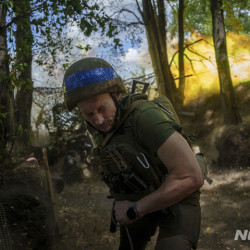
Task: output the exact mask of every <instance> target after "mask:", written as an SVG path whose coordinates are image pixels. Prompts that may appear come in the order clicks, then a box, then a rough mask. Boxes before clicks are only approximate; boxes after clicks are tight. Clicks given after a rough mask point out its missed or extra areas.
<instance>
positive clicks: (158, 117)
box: [133, 101, 182, 154]
mask: <svg viewBox="0 0 250 250" xmlns="http://www.w3.org/2000/svg"><path fill="white" fill-rule="evenodd" d="M169 116H170V115H167V114H166V112H165V111H163V109H161V108H160V107H158V106H157V105H156V104H154V103H152V102H150V101H145V102H143V103H141V104H139V105H138V106H137V107H136V109H135V111H134V114H133V129H134V134H135V137H136V138H135V140H136V141H137V143H138V144H139V145H141V146H143V147H144V148H145V149H146V150H148V151H149V152H150V153H151V154H156V152H157V150H158V149H159V147H160V146H161V145H162V144H163V143H164V142H165V140H166V139H167V138H168V137H169V136H170V135H172V134H173V133H174V132H175V131H178V132H181V130H182V127H181V125H179V124H178V123H176V122H175V121H174V120H172V119H171V118H170V117H169Z"/></svg>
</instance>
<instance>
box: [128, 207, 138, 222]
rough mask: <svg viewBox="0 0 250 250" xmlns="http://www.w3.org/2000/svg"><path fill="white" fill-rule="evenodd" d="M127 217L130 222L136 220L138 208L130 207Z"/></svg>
mask: <svg viewBox="0 0 250 250" xmlns="http://www.w3.org/2000/svg"><path fill="white" fill-rule="evenodd" d="M127 216H128V218H129V219H130V220H135V219H136V216H137V212H136V208H134V207H130V208H129V209H128V211H127Z"/></svg>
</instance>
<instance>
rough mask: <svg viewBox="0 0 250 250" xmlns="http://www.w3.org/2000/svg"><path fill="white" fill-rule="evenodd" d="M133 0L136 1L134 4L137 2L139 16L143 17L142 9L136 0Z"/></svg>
mask: <svg viewBox="0 0 250 250" xmlns="http://www.w3.org/2000/svg"><path fill="white" fill-rule="evenodd" d="M135 1H136V4H137V8H138V11H139V13H140V14H141V17H143V12H142V10H141V8H140V5H139V3H138V0H135Z"/></svg>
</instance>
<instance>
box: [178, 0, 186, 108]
mask: <svg viewBox="0 0 250 250" xmlns="http://www.w3.org/2000/svg"><path fill="white" fill-rule="evenodd" d="M183 16H184V0H179V10H178V35H179V46H178V47H179V88H178V96H179V98H178V99H179V100H178V105H180V108H181V107H182V106H183V102H184V98H185V96H184V90H185V66H184V46H183V45H184V25H183V22H184V21H183Z"/></svg>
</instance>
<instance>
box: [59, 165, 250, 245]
mask: <svg viewBox="0 0 250 250" xmlns="http://www.w3.org/2000/svg"><path fill="white" fill-rule="evenodd" d="M210 176H211V177H212V179H213V184H212V185H209V184H208V183H206V184H205V185H204V186H203V188H202V190H201V191H202V194H201V208H202V221H201V233H200V242H199V249H200V250H208V249H244V250H245V249H250V243H249V241H243V240H241V239H239V240H234V237H235V232H236V230H237V229H239V230H242V231H244V230H249V222H250V212H249V208H250V170H249V169H248V170H246V169H239V170H225V171H218V170H211V173H210ZM107 194H108V189H107V188H106V186H105V185H104V184H103V183H102V182H101V181H100V180H98V179H97V178H96V177H95V178H91V179H86V180H85V181H84V182H83V183H81V184H74V185H73V186H67V187H66V188H65V190H64V192H63V193H61V194H60V195H57V196H56V203H57V210H58V216H59V231H60V233H61V242H60V243H59V246H60V249H65V250H69V249H79V250H80V249H81V250H83V249H84V250H85V249H86V250H106V249H107V250H108V249H117V247H118V241H119V233H118V232H117V233H115V234H110V233H109V223H110V211H111V205H112V200H108V199H106V195H107ZM156 237H157V235H156V236H154V237H153V238H152V241H151V242H150V243H149V245H148V247H147V250H153V249H154V245H155V240H156Z"/></svg>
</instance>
